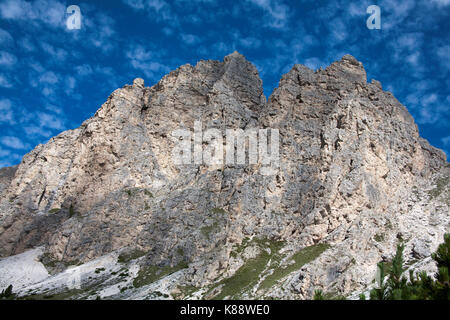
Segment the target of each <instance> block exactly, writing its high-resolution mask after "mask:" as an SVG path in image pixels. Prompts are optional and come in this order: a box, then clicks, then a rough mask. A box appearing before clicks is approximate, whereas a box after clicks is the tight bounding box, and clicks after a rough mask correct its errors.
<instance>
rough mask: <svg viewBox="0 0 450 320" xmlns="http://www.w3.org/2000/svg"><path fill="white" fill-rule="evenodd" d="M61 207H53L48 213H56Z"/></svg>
mask: <svg viewBox="0 0 450 320" xmlns="http://www.w3.org/2000/svg"><path fill="white" fill-rule="evenodd" d="M60 210H61V209H60V208H53V209H51V210H50V211H49V212H48V213H57V212H59V211H60Z"/></svg>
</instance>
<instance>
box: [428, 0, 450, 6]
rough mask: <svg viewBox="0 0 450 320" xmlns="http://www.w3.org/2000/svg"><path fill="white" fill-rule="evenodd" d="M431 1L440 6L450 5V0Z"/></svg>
mask: <svg viewBox="0 0 450 320" xmlns="http://www.w3.org/2000/svg"><path fill="white" fill-rule="evenodd" d="M431 3H434V4H437V5H438V6H440V7H444V6H448V5H450V0H431Z"/></svg>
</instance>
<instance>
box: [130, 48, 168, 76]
mask: <svg viewBox="0 0 450 320" xmlns="http://www.w3.org/2000/svg"><path fill="white" fill-rule="evenodd" d="M126 57H127V58H128V59H129V61H130V64H131V65H132V66H133V68H135V69H138V70H141V71H142V72H144V74H145V75H146V76H147V77H149V78H153V77H154V73H155V72H158V73H161V72H163V73H166V72H169V71H170V68H169V67H167V66H165V65H163V64H161V63H159V62H157V61H159V60H160V58H161V52H160V51H159V52H155V51H153V52H152V51H150V50H148V49H147V48H145V47H144V46H142V45H140V44H137V45H136V44H133V45H131V47H130V49H129V50H128V51H127V52H126ZM155 60H156V61H155Z"/></svg>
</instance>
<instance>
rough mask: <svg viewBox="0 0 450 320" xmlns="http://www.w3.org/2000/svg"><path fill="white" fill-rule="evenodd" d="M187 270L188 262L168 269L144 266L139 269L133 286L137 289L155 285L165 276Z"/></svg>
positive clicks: (167, 267)
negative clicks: (154, 283)
mask: <svg viewBox="0 0 450 320" xmlns="http://www.w3.org/2000/svg"><path fill="white" fill-rule="evenodd" d="M185 268H187V263H186V262H181V263H179V264H177V265H176V266H174V267H171V266H166V267H158V266H144V267H141V268H140V269H139V272H138V274H137V276H136V278H134V280H133V286H134V287H135V288H140V287H143V286H145V285H147V284H150V283H153V282H155V281H158V280H159V279H162V278H163V277H165V276H168V275H170V274H172V273H175V272H177V271H179V270H181V269H185Z"/></svg>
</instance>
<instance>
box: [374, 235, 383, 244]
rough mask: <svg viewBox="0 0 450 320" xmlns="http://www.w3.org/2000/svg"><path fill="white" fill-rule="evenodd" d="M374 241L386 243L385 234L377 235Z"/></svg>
mask: <svg viewBox="0 0 450 320" xmlns="http://www.w3.org/2000/svg"><path fill="white" fill-rule="evenodd" d="M373 239H374V240H375V241H376V242H383V241H384V234H381V233H377V234H376V235H375V236H374V237H373Z"/></svg>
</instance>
